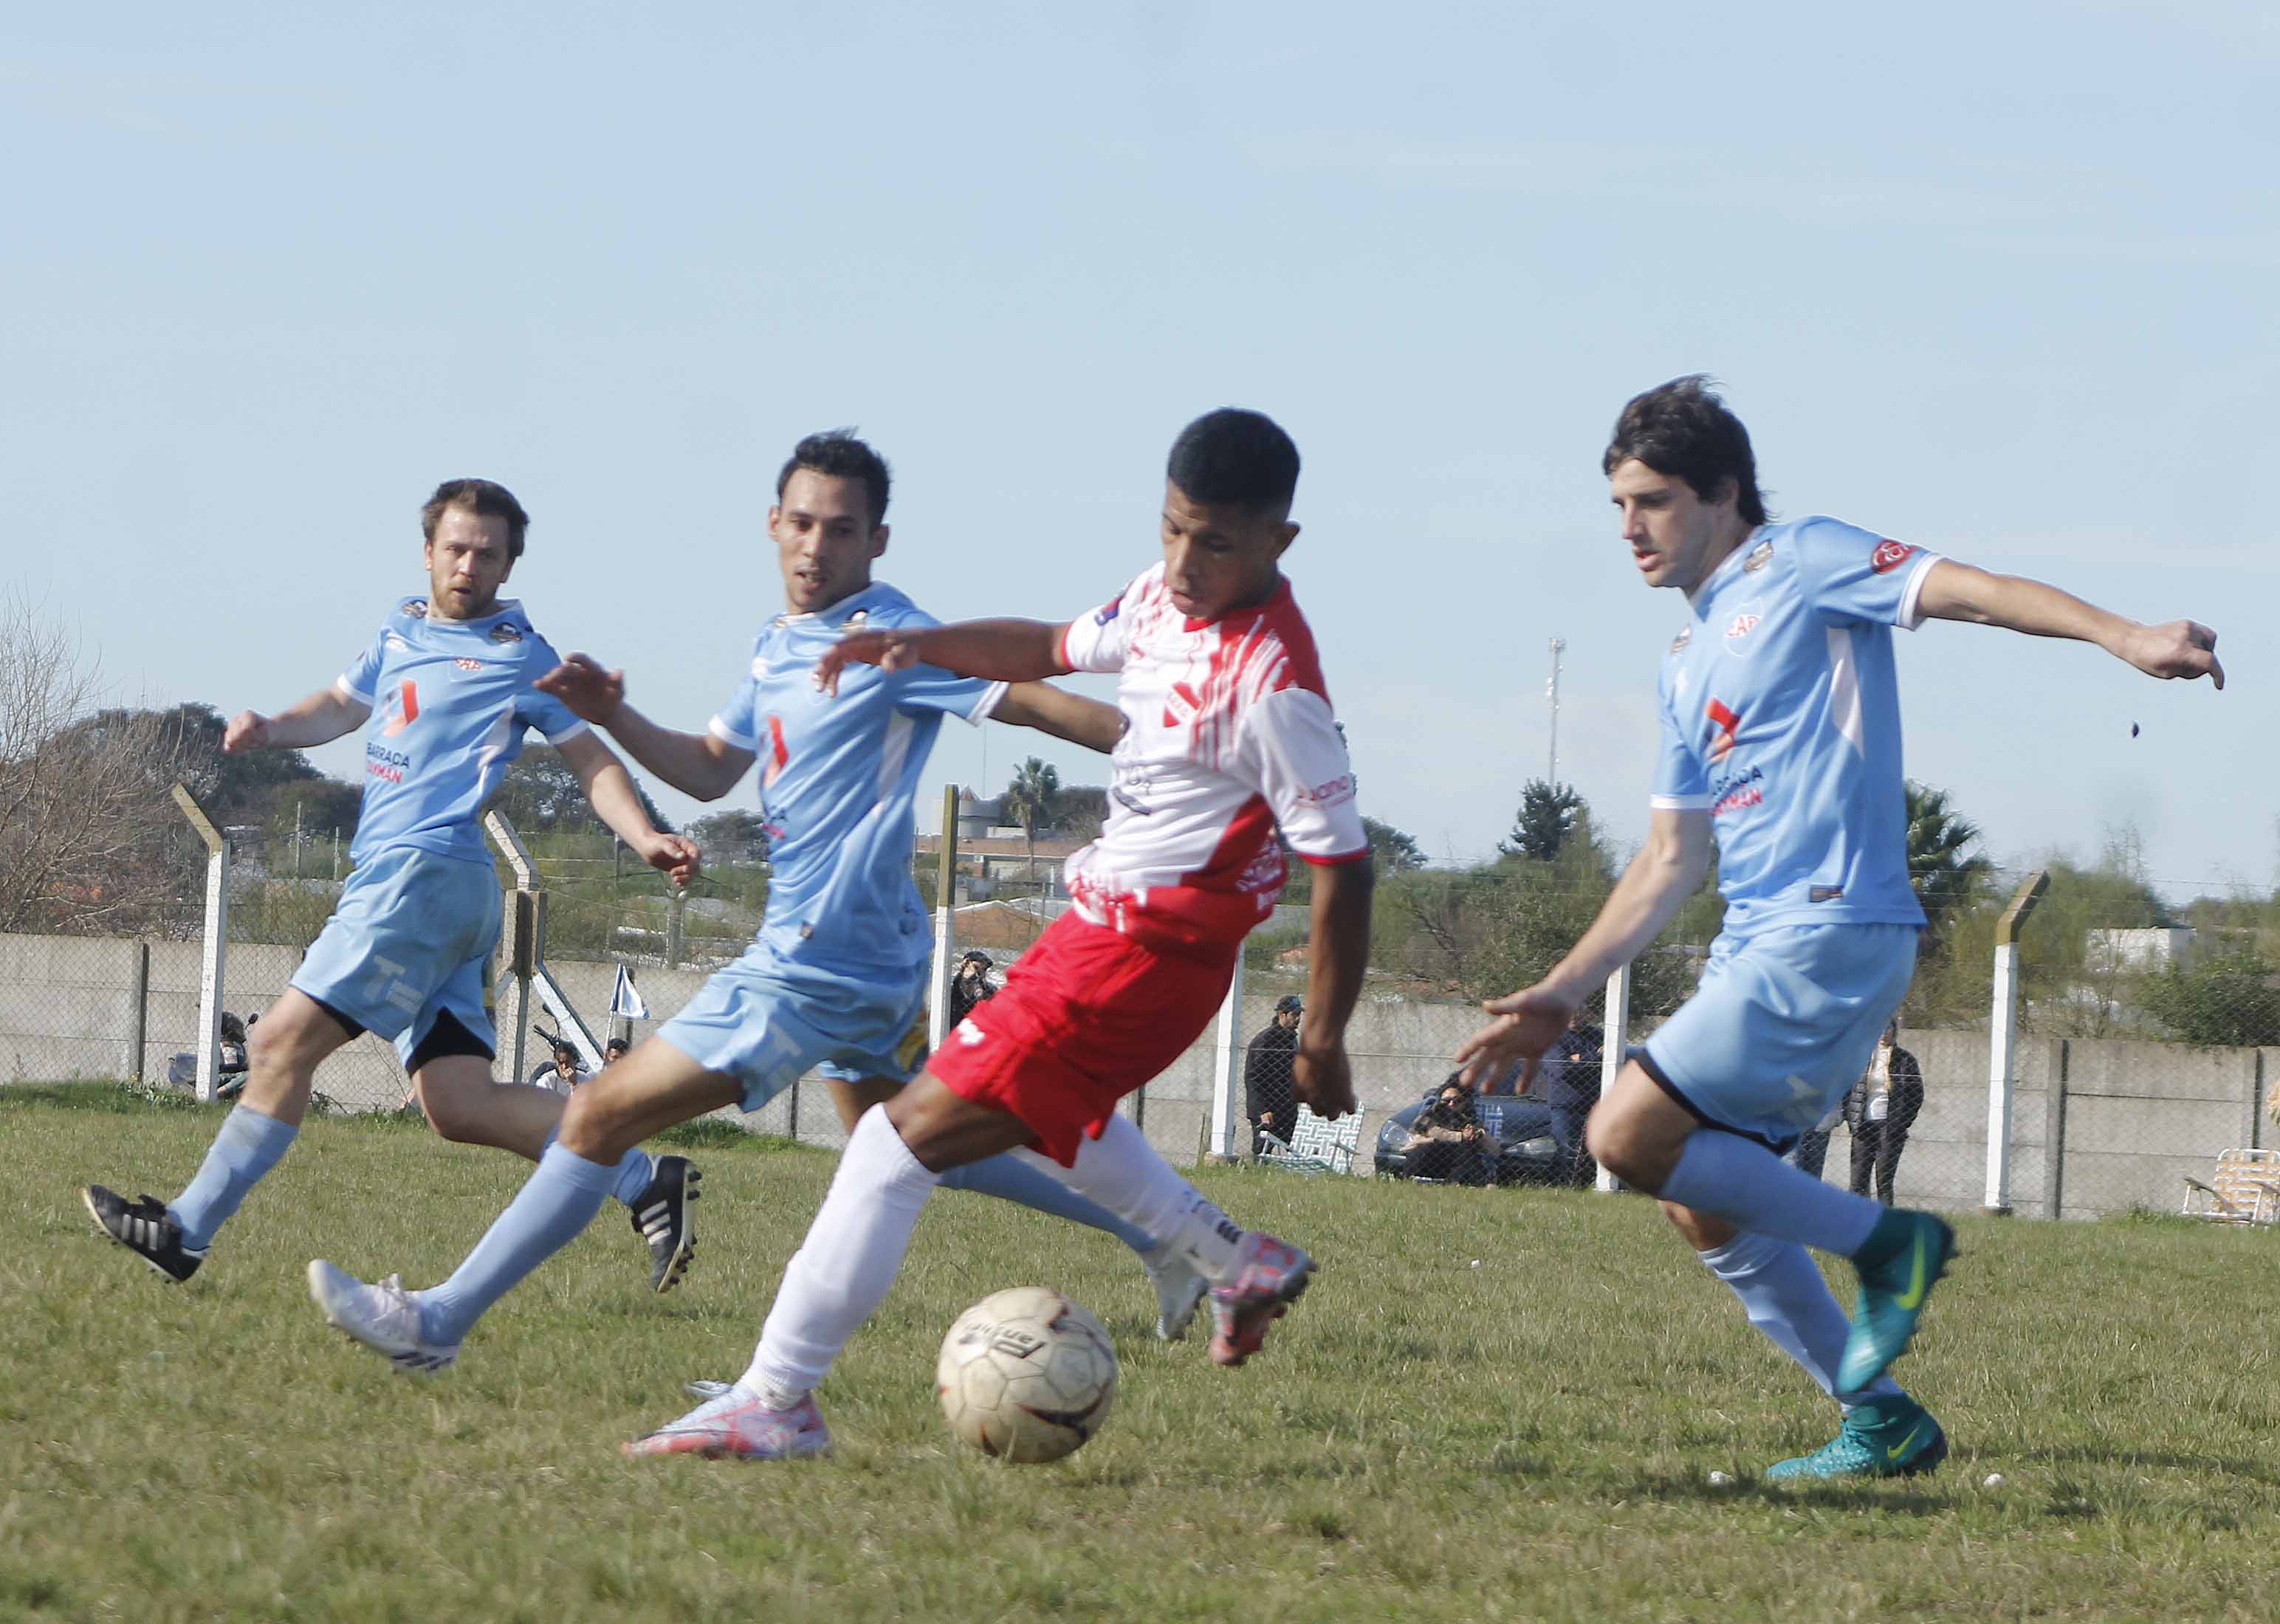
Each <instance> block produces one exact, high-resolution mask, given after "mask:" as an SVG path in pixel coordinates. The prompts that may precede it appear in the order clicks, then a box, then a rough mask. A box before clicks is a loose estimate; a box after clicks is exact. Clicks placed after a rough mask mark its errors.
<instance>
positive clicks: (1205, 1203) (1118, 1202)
mask: <svg viewBox="0 0 2280 1624" xmlns="http://www.w3.org/2000/svg"><path fill="white" fill-rule="evenodd" d="M1015 1154H1016V1155H1020V1156H1027V1157H1028V1158H1030V1159H1032V1160H1033V1161H1034V1162H1035V1163H1036V1165H1037V1166H1041V1167H1043V1168H1044V1169H1045V1170H1046V1171H1047V1172H1048V1173H1050V1174H1052V1175H1053V1176H1054V1177H1055V1178H1057V1179H1059V1181H1061V1182H1062V1183H1064V1184H1066V1185H1067V1186H1068V1187H1069V1188H1070V1189H1073V1190H1075V1191H1076V1192H1077V1193H1078V1194H1079V1195H1081V1196H1087V1197H1090V1198H1091V1199H1093V1200H1095V1201H1097V1202H1098V1203H1099V1204H1100V1205H1103V1206H1105V1207H1106V1208H1107V1209H1108V1210H1109V1211H1110V1212H1113V1213H1115V1214H1116V1215H1117V1217H1119V1218H1121V1219H1122V1220H1124V1221H1125V1222H1126V1223H1128V1224H1130V1225H1132V1226H1133V1227H1134V1228H1136V1229H1139V1230H1142V1231H1144V1233H1146V1234H1149V1235H1154V1236H1155V1237H1156V1243H1157V1245H1158V1246H1159V1247H1163V1246H1167V1245H1168V1246H1171V1247H1173V1248H1175V1250H1176V1251H1178V1252H1179V1254H1180V1255H1181V1256H1182V1257H1183V1258H1186V1259H1187V1260H1188V1261H1189V1262H1190V1263H1191V1264H1193V1265H1194V1266H1195V1269H1196V1273H1197V1274H1201V1275H1202V1276H1203V1277H1204V1278H1205V1280H1208V1281H1211V1282H1212V1283H1213V1285H1223V1284H1225V1283H1226V1282H1227V1281H1229V1280H1232V1279H1233V1278H1234V1277H1235V1274H1236V1253H1237V1252H1238V1251H1241V1249H1242V1246H1243V1231H1242V1229H1241V1228H1238V1227H1236V1223H1235V1222H1234V1220H1231V1219H1229V1217H1228V1215H1227V1214H1226V1213H1224V1212H1221V1211H1220V1210H1219V1208H1218V1207H1216V1206H1215V1205H1213V1204H1212V1203H1211V1202H1210V1201H1209V1200H1207V1199H1205V1197H1204V1195H1203V1194H1202V1192H1201V1191H1199V1190H1198V1189H1196V1187H1195V1186H1194V1185H1192V1184H1190V1183H1189V1182H1188V1181H1186V1180H1185V1179H1183V1178H1182V1177H1181V1176H1180V1174H1179V1172H1178V1170H1177V1169H1176V1168H1175V1167H1174V1166H1172V1164H1171V1163H1169V1162H1167V1161H1166V1160H1165V1159H1164V1158H1163V1157H1162V1156H1160V1155H1159V1154H1158V1153H1157V1151H1156V1147H1155V1146H1154V1145H1152V1144H1150V1143H1148V1138H1147V1135H1144V1134H1143V1133H1142V1132H1141V1131H1140V1130H1139V1129H1138V1128H1135V1127H1134V1126H1133V1125H1132V1120H1131V1119H1130V1118H1129V1117H1120V1116H1111V1117H1110V1118H1109V1119H1108V1127H1107V1128H1106V1129H1105V1131H1104V1132H1103V1133H1102V1134H1101V1135H1100V1137H1099V1138H1098V1139H1091V1138H1087V1139H1083V1140H1081V1141H1080V1142H1079V1143H1078V1145H1077V1152H1076V1166H1074V1167H1064V1166H1061V1165H1060V1164H1059V1163H1058V1162H1056V1161H1053V1160H1051V1159H1050V1158H1046V1157H1043V1156H1039V1155H1037V1154H1036V1151H1016V1152H1015Z"/></svg>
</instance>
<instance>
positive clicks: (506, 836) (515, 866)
mask: <svg viewBox="0 0 2280 1624" xmlns="http://www.w3.org/2000/svg"><path fill="white" fill-rule="evenodd" d="M483 827H484V828H485V829H486V830H488V831H489V834H490V837H491V839H492V840H493V841H494V842H496V843H497V845H498V849H499V851H500V853H501V855H503V856H504V857H505V858H506V864H507V866H508V867H509V868H511V869H512V870H513V871H514V890H513V892H512V894H511V895H510V896H509V897H507V911H506V927H507V936H506V953H507V974H510V975H512V977H513V978H514V1015H513V1017H512V1027H513V1030H514V1037H513V1047H512V1050H511V1051H510V1052H511V1053H512V1055H513V1057H514V1058H513V1059H512V1061H510V1062H509V1065H508V1070H507V1078H508V1081H512V1082H520V1081H522V1076H523V1070H522V1063H523V1061H524V1059H525V1058H527V1048H526V1045H527V1044H528V1042H529V1039H530V978H531V977H532V976H533V975H535V974H537V971H538V961H539V957H540V955H541V953H542V952H543V947H542V945H541V939H542V937H543V935H544V934H545V929H546V896H545V893H544V892H543V891H541V890H539V889H538V863H537V860H536V859H535V858H533V857H532V856H531V855H530V849H529V848H528V846H526V845H524V844H523V843H522V837H521V836H520V835H517V834H516V833H515V832H514V825H512V823H509V822H508V821H507V820H506V814H505V813H504V812H489V813H486V814H485V816H484V818H483Z"/></svg>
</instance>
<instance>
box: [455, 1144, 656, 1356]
mask: <svg viewBox="0 0 2280 1624" xmlns="http://www.w3.org/2000/svg"><path fill="white" fill-rule="evenodd" d="M617 1179H618V1170H617V1169H616V1168H615V1167H611V1166H604V1165H603V1164H602V1163H600V1162H589V1161H588V1160H587V1159H586V1158H584V1157H582V1156H580V1155H578V1154H576V1153H575V1152H574V1151H568V1150H566V1149H564V1148H563V1147H562V1146H561V1145H560V1144H550V1145H548V1146H547V1147H546V1153H545V1154H544V1155H543V1156H541V1157H540V1158H538V1166H537V1168H536V1170H535V1171H534V1172H533V1173H532V1174H531V1175H530V1177H529V1178H528V1180H526V1181H524V1183H523V1186H522V1189H520V1190H519V1191H517V1192H516V1194H515V1197H514V1199H513V1200H512V1201H511V1202H509V1203H508V1204H507V1208H506V1211H505V1212H501V1213H500V1214H499V1215H498V1217H497V1218H496V1219H495V1220H492V1222H491V1227H490V1228H489V1230H487V1231H485V1233H484V1235H483V1238H482V1239H481V1240H480V1241H478V1242H476V1243H475V1249H474V1251H471V1252H469V1253H468V1254H467V1257H466V1262H464V1263H462V1264H460V1265H459V1266H458V1268H457V1269H454V1270H453V1271H452V1272H451V1279H449V1280H447V1281H444V1282H443V1284H442V1285H440V1286H431V1287H429V1288H428V1289H427V1290H425V1291H422V1292H420V1294H419V1297H420V1336H421V1337H422V1338H423V1339H425V1340H426V1341H428V1342H432V1343H439V1344H443V1345H446V1346H448V1345H450V1344H451V1343H458V1342H461V1341H464V1340H465V1339H466V1335H467V1333H468V1332H469V1331H470V1330H472V1329H473V1328H474V1323H475V1321H476V1320H480V1319H481V1318H482V1316H483V1313H484V1312H485V1311H486V1310H487V1309H489V1307H490V1305H492V1304H493V1303H496V1302H497V1301H498V1300H499V1298H501V1297H505V1295H506V1294H507V1293H508V1292H510V1291H512V1290H513V1289H514V1288H515V1287H516V1286H517V1285H519V1284H520V1283H521V1281H522V1279H523V1277H524V1276H525V1275H527V1274H529V1273H530V1272H531V1271H532V1270H534V1269H535V1268H536V1267H537V1266H539V1265H540V1264H542V1263H543V1262H545V1261H546V1260H547V1259H548V1258H551V1257H552V1256H553V1255H554V1254H555V1253H556V1252H558V1251H561V1250H562V1249H563V1248H564V1247H566V1246H567V1245H569V1244H570V1243H571V1242H572V1241H574V1240H575V1239H577V1238H578V1232H579V1231H580V1230H582V1229H583V1228H585V1227H586V1226H587V1225H588V1224H590V1223H592V1222H593V1221H594V1215H595V1214H596V1213H597V1212H600V1211H601V1210H602V1203H603V1202H605V1201H606V1200H608V1199H609V1197H610V1189H611V1186H612V1185H613V1184H614V1183H615V1182H616V1181H617Z"/></svg>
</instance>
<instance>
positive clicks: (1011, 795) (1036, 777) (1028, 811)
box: [997, 756, 1061, 881]
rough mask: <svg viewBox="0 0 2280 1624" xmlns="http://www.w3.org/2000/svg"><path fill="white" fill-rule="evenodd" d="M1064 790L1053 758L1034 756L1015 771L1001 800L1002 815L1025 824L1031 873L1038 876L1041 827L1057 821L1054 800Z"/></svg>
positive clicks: (998, 811) (999, 813)
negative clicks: (1043, 758) (1054, 815)
mask: <svg viewBox="0 0 2280 1624" xmlns="http://www.w3.org/2000/svg"><path fill="white" fill-rule="evenodd" d="M1060 792H1061V775H1060V773H1059V770H1058V769H1056V768H1055V767H1054V766H1053V765H1052V763H1051V762H1050V761H1041V760H1039V759H1038V758H1036V757H1035V756H1032V757H1030V758H1028V760H1027V761H1024V762H1023V763H1022V764H1021V766H1020V767H1019V768H1018V769H1017V770H1016V771H1015V772H1014V774H1013V782H1012V783H1010V784H1008V785H1006V786H1005V794H1004V795H1003V796H1002V797H999V799H998V802H997V815H998V816H999V817H1001V818H1007V819H1010V820H1013V822H1015V823H1018V824H1020V825H1021V835H1022V837H1023V838H1024V839H1025V840H1026V841H1027V842H1028V848H1029V850H1028V875H1029V878H1030V879H1031V880H1033V881H1034V880H1035V879H1036V877H1037V826H1038V825H1039V824H1048V825H1050V824H1051V822H1052V820H1053V803H1054V801H1055V800H1056V799H1057V798H1058V797H1059V795H1060Z"/></svg>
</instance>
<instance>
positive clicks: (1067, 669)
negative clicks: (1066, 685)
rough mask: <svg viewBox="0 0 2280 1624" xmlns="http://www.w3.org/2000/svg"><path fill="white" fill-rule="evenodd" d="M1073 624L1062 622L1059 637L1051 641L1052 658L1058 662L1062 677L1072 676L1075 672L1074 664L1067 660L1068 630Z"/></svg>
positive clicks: (1071, 660)
mask: <svg viewBox="0 0 2280 1624" xmlns="http://www.w3.org/2000/svg"><path fill="white" fill-rule="evenodd" d="M1075 624H1076V622H1075V621H1074V620H1069V621H1066V622H1064V623H1063V624H1062V626H1061V635H1059V636H1058V637H1056V638H1054V639H1053V658H1055V659H1057V660H1059V661H1060V663H1061V674H1062V675H1063V676H1070V675H1073V674H1075V671H1076V662H1075V660H1073V659H1071V658H1069V651H1068V635H1069V628H1070V627H1073V626H1075Z"/></svg>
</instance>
